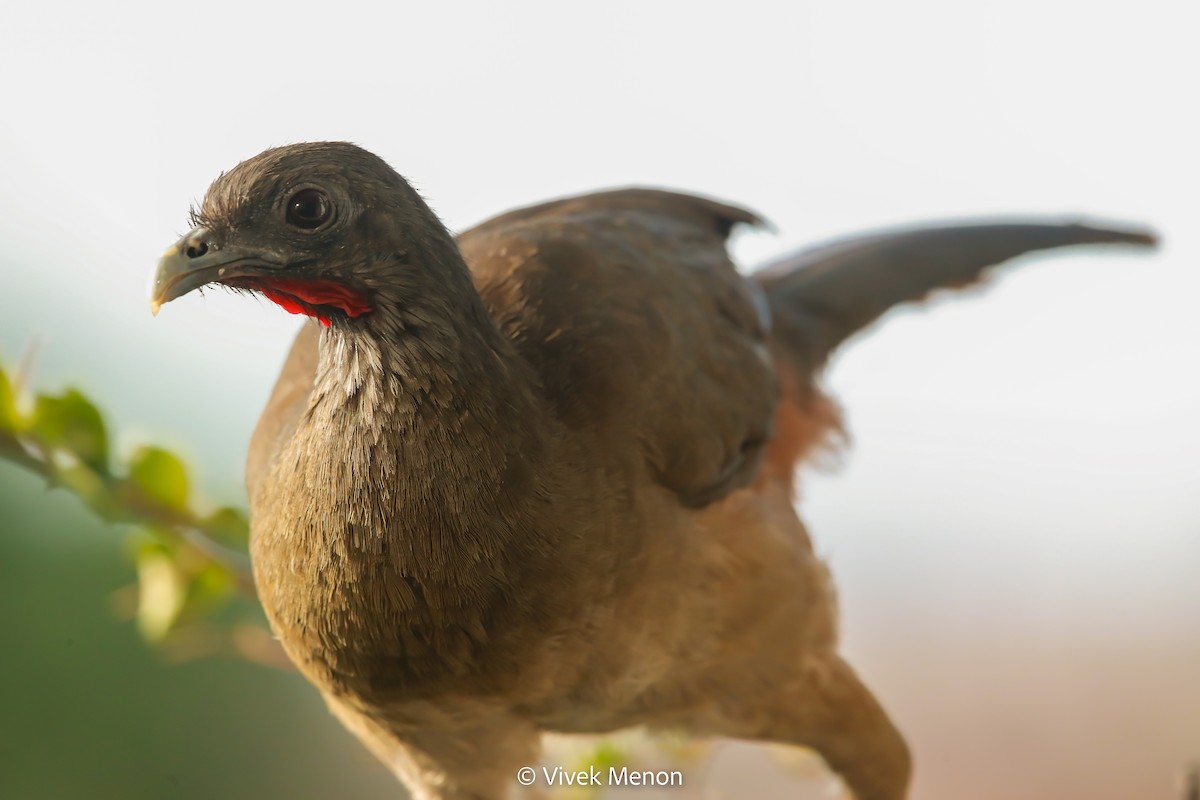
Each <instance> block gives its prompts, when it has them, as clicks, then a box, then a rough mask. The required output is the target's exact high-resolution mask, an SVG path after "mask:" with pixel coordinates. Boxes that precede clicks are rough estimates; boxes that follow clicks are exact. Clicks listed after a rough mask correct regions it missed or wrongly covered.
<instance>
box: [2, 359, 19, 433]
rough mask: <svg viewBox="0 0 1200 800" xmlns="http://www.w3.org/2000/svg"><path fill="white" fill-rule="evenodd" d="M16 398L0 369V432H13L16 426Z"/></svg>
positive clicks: (6, 376)
mask: <svg viewBox="0 0 1200 800" xmlns="http://www.w3.org/2000/svg"><path fill="white" fill-rule="evenodd" d="M18 421H19V420H18V417H17V397H16V395H15V394H14V393H13V388H12V383H10V382H9V380H8V375H6V374H5V373H4V370H3V369H0V430H2V431H15V430H16V429H17V425H18Z"/></svg>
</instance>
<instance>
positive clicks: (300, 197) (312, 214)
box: [286, 189, 333, 231]
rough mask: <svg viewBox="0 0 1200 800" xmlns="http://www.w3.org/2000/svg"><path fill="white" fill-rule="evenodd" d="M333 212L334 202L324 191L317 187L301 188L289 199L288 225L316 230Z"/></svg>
mask: <svg viewBox="0 0 1200 800" xmlns="http://www.w3.org/2000/svg"><path fill="white" fill-rule="evenodd" d="M332 214H333V204H332V203H330V202H329V198H328V197H326V196H325V193H324V192H321V191H319V190H317V189H301V190H300V191H298V192H296V193H295V194H294V195H292V197H291V199H290V200H288V201H287V214H286V219H287V223H288V225H291V226H293V227H295V228H300V229H301V230H306V231H311V230H315V229H317V228H319V227H321V226H322V225H324V224H325V223H326V222H328V221H329V217H330V216H331V215H332Z"/></svg>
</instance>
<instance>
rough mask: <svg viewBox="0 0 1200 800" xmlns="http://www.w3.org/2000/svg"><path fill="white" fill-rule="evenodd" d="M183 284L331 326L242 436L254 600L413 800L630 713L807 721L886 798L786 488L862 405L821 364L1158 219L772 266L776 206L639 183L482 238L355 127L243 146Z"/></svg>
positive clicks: (822, 583)
mask: <svg viewBox="0 0 1200 800" xmlns="http://www.w3.org/2000/svg"><path fill="white" fill-rule="evenodd" d="M193 217H194V219H193V223H194V225H195V229H194V230H192V231H191V232H190V233H188V234H187V235H186V236H184V237H183V238H182V239H181V240H180V241H179V242H178V243H177V244H176V245H175V246H174V247H172V248H171V249H170V250H169V251H168V252H167V254H166V255H165V256H164V257H163V259H162V261H161V262H160V264H159V266H158V273H157V276H156V283H155V286H154V290H153V298H152V299H153V304H154V306H155V308H156V309H157V306H158V305H159V304H161V303H165V302H167V301H169V300H171V299H173V298H176V297H179V296H181V295H183V294H186V293H187V292H189V291H191V290H193V289H195V288H197V287H200V286H204V285H206V284H210V283H219V284H224V285H225V286H228V287H232V288H234V289H238V290H248V291H252V292H257V293H260V294H262V295H265V296H266V297H268V298H270V299H271V300H273V301H275V302H276V303H278V304H279V305H281V306H283V307H284V308H285V309H287V310H288V311H291V312H294V313H302V314H306V315H308V316H309V317H313V318H315V320H317V321H319V324H317V323H316V322H313V323H310V324H309V325H307V326H306V327H305V328H304V329H303V330H302V331H301V332H300V335H299V336H298V338H297V339H296V342H295V345H294V346H293V347H292V350H291V354H290V355H289V356H288V358H287V363H286V364H285V366H284V369H283V373H282V375H281V376H280V378H279V381H278V383H277V385H276V387H275V390H274V393H273V394H272V396H271V398H270V400H269V401H268V403H267V407H266V410H265V412H264V413H263V416H262V418H261V420H260V421H259V423H258V427H257V429H256V431H255V433H254V436H253V440H252V442H251V446H250V454H249V458H248V462H247V486H248V489H249V494H250V503H251V528H252V540H251V556H252V559H253V567H254V577H255V581H256V585H257V588H258V593H259V597H260V599H261V601H262V604H263V607H264V608H265V609H266V613H267V616H268V618H269V620H270V623H271V627H272V629H273V630H274V632H275V634H276V636H278V638H279V640H280V642H282V644H283V647H284V648H285V649H286V651H287V653H288V655H289V656H290V658H291V659H292V660H293V661H294V662H295V664H296V666H297V667H298V668H299V669H300V671H301V672H303V674H304V675H305V676H306V677H307V678H308V679H309V680H310V681H311V682H312V683H313V684H315V685H316V686H317V688H318V689H319V690H320V691H321V693H322V694H323V695H324V698H325V700H326V702H327V703H328V705H329V707H330V709H331V710H332V711H333V713H334V714H335V715H336V716H337V717H338V718H339V719H340V720H341V721H342V722H343V723H344V724H345V725H346V726H347V727H348V728H349V729H350V730H351V731H353V732H354V734H355V735H357V736H358V737H359V738H360V739H361V740H362V741H363V743H364V744H365V745H366V746H367V747H368V748H370V749H371V751H372V752H374V753H375V755H377V756H378V757H379V758H380V759H382V760H383V761H384V762H385V763H386V764H387V765H388V766H389V767H390V768H391V769H392V770H394V771H395V773H396V774H397V775H398V776H399V777H400V778H401V780H403V781H404V782H405V783H406V784H407V785H408V786H409V787H410V788H411V790H412V791H413V794H414V795H415V796H416V797H418V798H428V799H430V800H433V799H435V798H436V799H437V800H451V799H453V800H465V799H466V798H471V799H472V800H491V799H493V798H500V797H504V796H506V795H507V794H508V792H509V790H510V786H511V785H512V782H513V778H514V775H515V773H516V770H517V769H518V768H519V767H520V766H522V765H525V764H531V763H536V758H537V752H538V746H539V736H540V734H541V732H543V731H564V732H600V731H611V730H613V729H616V728H623V727H627V726H634V725H645V726H648V727H649V728H651V729H682V730H685V731H688V732H690V733H692V734H695V735H701V736H709V735H712V736H725V737H740V738H747V739H760V740H772V741H777V742H787V743H792V744H796V745H804V746H806V747H810V748H814V749H815V750H816V751H817V752H819V753H820V754H821V756H822V757H823V758H824V759H825V761H826V762H827V763H828V764H829V766H830V767H832V768H833V769H834V770H836V771H837V772H838V773H839V774H840V775H841V776H842V777H843V778H844V780H845V781H846V783H847V784H848V785H849V786H850V787H851V789H852V790H853V791H854V792H855V793H856V795H857V796H858V797H859V798H860V800H896V799H897V798H903V797H905V795H906V791H907V788H906V787H907V785H908V781H909V771H910V759H909V752H908V749H907V747H906V745H905V742H904V740H903V738H902V737H901V735H900V734H899V733H898V732H897V730H896V728H895V727H894V726H893V724H892V722H891V721H890V720H889V719H888V717H887V715H886V714H885V713H884V710H883V709H882V708H881V706H880V704H879V703H878V702H877V701H876V699H875V698H874V697H873V696H872V695H871V693H870V692H869V691H868V690H867V688H866V687H864V686H863V684H862V683H861V682H860V681H859V680H858V678H857V677H856V676H855V674H854V671H853V670H852V669H851V668H850V667H849V666H848V665H847V664H846V662H845V661H844V660H842V658H841V657H840V656H839V655H838V644H837V619H836V616H837V615H836V604H835V600H834V593H833V589H832V586H831V583H830V578H829V574H828V572H827V570H826V567H825V565H824V564H823V563H822V562H821V561H820V560H819V559H818V558H817V557H815V556H814V554H813V549H812V546H811V544H810V542H809V538H808V534H807V533H806V531H805V528H804V526H803V525H802V524H801V522H800V520H799V519H798V518H797V516H796V513H795V511H794V509H793V505H792V499H793V494H792V475H793V471H794V470H795V468H796V465H797V464H798V463H800V462H802V461H803V460H804V459H805V457H806V456H808V455H810V454H812V453H813V452H814V450H815V449H817V448H819V447H821V445H822V443H823V442H825V440H826V439H827V438H828V437H829V436H830V434H831V433H833V432H836V431H837V430H838V428H839V415H838V412H837V409H836V407H835V405H834V404H833V403H832V402H831V401H830V400H829V399H828V398H827V397H826V396H825V395H824V394H823V393H822V392H821V390H820V389H819V388H818V386H817V383H816V379H817V376H818V373H819V372H820V370H821V368H822V366H823V365H824V364H825V362H826V360H827V358H828V356H829V355H830V353H831V352H832V351H833V350H834V349H835V348H836V347H837V346H838V345H839V344H841V343H842V342H843V341H844V340H845V339H846V338H847V337H849V336H850V335H851V334H853V333H854V332H855V331H858V330H859V329H861V328H863V327H864V326H866V325H868V324H869V323H870V322H872V321H873V320H875V319H876V318H878V317H879V316H880V315H881V314H883V313H884V312H885V311H887V310H888V309H889V308H891V307H892V306H894V305H896V304H897V303H902V302H908V301H914V300H919V299H921V298H923V297H924V296H925V295H926V294H927V293H929V292H930V291H932V290H935V289H937V288H939V287H946V286H962V285H965V284H968V283H971V282H973V281H975V280H976V279H977V278H978V277H979V276H980V275H981V273H982V272H983V271H984V270H986V269H987V268H988V267H990V266H992V265H995V264H998V263H1000V262H1003V261H1005V260H1007V259H1010V258H1013V257H1015V256H1018V255H1020V254H1022V253H1025V252H1028V251H1031V250H1041V249H1046V248H1054V247H1062V246H1066V245H1077V244H1094V243H1106V242H1120V243H1126V244H1134V245H1149V244H1152V242H1153V239H1152V237H1151V236H1150V235H1149V234H1147V233H1143V232H1136V231H1133V232H1131V231H1122V230H1111V229H1106V228H1097V227H1090V226H1086V225H1075V224H1058V223H1050V224H1042V223H1028V224H1027V223H1013V224H980V225H966V224H963V225H952V226H941V227H929V228H923V229H910V230H899V231H896V232H887V233H880V234H877V235H872V236H866V237H859V238H852V239H847V240H845V241H842V242H839V243H836V244H833V245H830V246H826V247H822V248H819V249H814V250H809V251H806V252H801V253H799V254H798V255H794V256H791V257H788V258H784V259H783V260H781V261H779V262H778V263H777V264H775V265H774V266H771V267H769V268H767V269H765V270H763V271H761V272H758V273H755V274H753V275H751V276H750V277H749V278H745V277H743V276H742V275H740V274H739V273H738V271H737V270H736V269H735V267H734V265H733V263H732V262H731V261H730V257H729V255H728V253H727V251H726V239H727V237H728V235H729V233H730V231H731V229H733V228H734V227H735V226H736V225H739V224H747V225H755V224H758V223H759V221H760V220H759V218H758V217H757V216H755V215H754V214H752V213H750V212H749V211H746V210H743V209H741V208H737V207H734V206H730V205H725V204H723V203H718V202H714V201H712V200H707V199H702V198H699V197H692V196H688V195H684V194H676V193H672V192H666V191H654V190H646V189H626V190H619V191H611V192H603V193H599V194H591V195H585V196H581V197H574V198H570V199H565V200H557V201H554V202H549V203H545V204H542V205H538V206H534V207H531V208H525V209H521V210H518V211H513V212H510V213H508V214H504V215H502V216H499V217H496V218H494V219H492V220H490V221H488V222H485V223H484V224H482V225H480V226H479V227H477V228H474V229H472V230H469V231H467V232H466V233H463V234H461V235H460V236H459V237H458V238H457V241H456V240H455V237H454V236H452V235H451V234H450V233H449V232H448V231H447V230H446V228H445V227H444V226H443V225H442V224H441V222H439V220H438V218H437V217H436V216H435V215H434V214H433V212H431V211H430V209H429V207H428V206H427V205H426V204H425V203H424V202H423V201H422V199H421V197H420V196H419V195H418V194H417V193H416V191H414V190H413V189H412V188H411V187H410V186H409V184H408V183H406V182H405V180H404V179H403V178H402V177H401V176H400V175H398V174H397V173H396V172H394V171H393V170H392V169H391V168H390V167H389V166H388V165H387V164H386V163H384V161H383V160H381V159H380V158H378V157H376V156H374V155H372V154H371V153H368V152H366V151H364V150H362V149H360V148H358V147H356V146H354V145H351V144H344V143H319V144H301V145H292V146H288V147H280V148H276V149H272V150H268V151H266V152H264V153H262V154H260V155H258V156H256V157H254V158H252V159H250V160H248V161H245V162H243V163H241V164H239V165H238V166H237V167H236V168H234V169H233V170H232V171H230V172H228V173H225V174H222V175H221V176H220V177H219V178H217V180H216V181H215V182H214V183H213V185H212V186H211V188H210V189H209V190H208V193H207V195H206V197H205V199H204V202H203V204H202V207H201V208H200V209H199V210H198V211H196V212H194V213H193Z"/></svg>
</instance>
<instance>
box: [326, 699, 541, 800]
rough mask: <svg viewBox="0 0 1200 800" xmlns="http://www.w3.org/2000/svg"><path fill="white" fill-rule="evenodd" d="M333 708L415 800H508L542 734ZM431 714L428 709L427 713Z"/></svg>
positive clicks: (505, 720) (501, 721) (496, 723)
mask: <svg viewBox="0 0 1200 800" xmlns="http://www.w3.org/2000/svg"><path fill="white" fill-rule="evenodd" d="M327 701H328V702H329V707H330V710H332V711H333V713H334V715H335V716H337V717H338V718H339V719H340V720H341V721H342V723H343V724H344V725H345V726H346V727H347V728H349V729H350V731H351V733H353V734H354V735H355V736H357V737H358V738H359V739H360V740H361V741H362V742H363V744H365V745H366V746H367V748H368V749H369V750H370V751H371V752H372V753H374V754H375V756H376V757H377V758H379V760H380V761H382V762H383V763H384V764H385V765H386V766H387V767H388V768H389V769H390V770H392V772H393V773H395V775H396V777H397V778H399V779H400V780H401V782H403V783H404V785H405V786H407V787H408V790H409V792H410V793H411V797H412V800H504V799H505V798H508V797H510V796H511V789H512V787H513V785H514V784H515V779H516V777H517V772H518V770H520V769H521V768H522V767H524V766H536V764H537V758H538V752H539V749H540V745H541V735H540V732H539V731H538V730H537V729H536V728H534V727H533V726H531V725H529V724H528V723H526V722H523V721H520V720H515V719H512V718H509V717H500V716H498V717H490V718H488V719H487V720H486V721H476V722H464V721H458V720H456V721H451V720H449V719H447V718H444V717H443V718H441V719H435V718H434V717H433V716H427V715H426V714H420V715H419V716H422V717H425V718H426V720H427V721H426V723H425V724H415V725H414V724H413V720H411V719H409V718H408V717H409V716H410V715H409V714H405V715H404V716H405V717H406V719H405V721H404V722H403V723H396V722H394V721H392V720H389V719H387V717H389V716H392V715H374V714H372V715H367V714H363V713H360V712H358V711H356V710H354V709H352V708H350V707H349V706H347V705H343V704H341V703H339V702H337V701H333V700H329V698H327ZM425 710H427V709H425Z"/></svg>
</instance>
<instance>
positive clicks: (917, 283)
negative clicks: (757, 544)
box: [751, 222, 1155, 484]
mask: <svg viewBox="0 0 1200 800" xmlns="http://www.w3.org/2000/svg"><path fill="white" fill-rule="evenodd" d="M1107 243H1117V244H1132V245H1138V246H1143V247H1146V246H1152V245H1154V244H1155V238H1154V236H1153V234H1150V233H1147V232H1145V231H1130V230H1118V229H1111V228H1103V227H1093V226H1089V225H1079V224H1071V223H1045V222H1043V223H1032V222H1030V223H982V224H979V223H975V224H959V225H946V226H938V227H926V228H911V229H906V230H905V229H901V230H895V231H885V232H881V233H875V234H867V235H862V236H857V237H854V238H851V239H846V240H843V241H840V242H835V243H833V244H829V245H825V246H821V247H814V248H811V249H807V250H802V251H800V252H799V253H795V254H793V255H791V256H787V257H785V258H783V259H781V260H780V261H778V262H776V263H775V264H772V265H771V266H769V267H766V268H765V269H763V270H760V271H759V272H757V273H755V274H754V275H753V276H751V277H752V278H753V279H754V280H756V281H757V282H758V283H759V284H760V285H761V286H762V287H763V289H764V291H765V292H766V295H767V302H768V304H769V306H770V309H771V318H772V331H771V344H772V349H773V350H774V351H775V355H776V359H777V362H776V363H777V367H778V370H779V373H780V377H781V380H782V383H783V385H784V392H783V395H784V402H783V403H782V404H781V406H780V408H779V414H778V417H777V419H776V428H777V431H778V435H777V436H776V437H775V439H774V440H773V441H772V442H771V446H770V449H769V452H768V454H767V459H766V467H765V469H764V470H763V477H764V478H766V479H769V480H775V481H780V482H783V483H785V484H790V483H791V480H792V473H793V471H794V470H795V467H796V464H797V462H799V461H802V460H803V459H804V458H805V456H806V455H807V454H808V453H810V452H812V451H813V450H814V449H816V448H818V447H819V446H820V444H821V443H822V442H823V441H824V439H825V436H826V435H827V434H828V433H829V432H831V431H833V430H836V429H837V428H838V427H840V422H839V420H838V414H837V410H836V407H835V406H834V405H833V404H832V403H831V402H830V401H829V400H828V399H826V398H825V396H824V395H823V394H822V393H821V392H820V390H819V389H818V388H817V387H816V383H815V381H816V377H817V374H818V373H819V372H820V369H821V367H822V366H824V364H825V361H826V360H827V359H828V357H829V355H830V353H832V352H833V351H834V350H835V349H837V347H838V346H839V345H841V344H842V342H844V341H845V340H846V339H848V338H849V337H850V336H852V335H853V334H854V333H855V332H857V331H859V330H861V329H862V328H865V327H866V326H868V325H870V324H871V323H872V322H874V321H875V320H876V319H878V318H879V317H880V316H882V315H883V314H884V313H885V312H886V311H887V310H888V309H890V308H891V307H893V306H895V305H899V304H901V303H907V302H913V301H917V300H922V299H924V298H925V297H926V296H927V295H929V294H930V293H931V292H934V291H936V290H938V289H944V288H956V287H962V286H967V285H970V284H972V283H974V282H976V281H978V280H979V279H980V278H981V277H983V276H984V274H985V272H986V271H987V270H988V269H989V268H991V267H994V266H997V265H999V264H1001V263H1003V262H1005V261H1008V260H1009V259H1012V258H1016V257H1017V256H1020V255H1024V254H1025V253H1029V252H1032V251H1036V250H1047V249H1051V248H1058V247H1066V246H1070V245H1082V244H1107Z"/></svg>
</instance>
